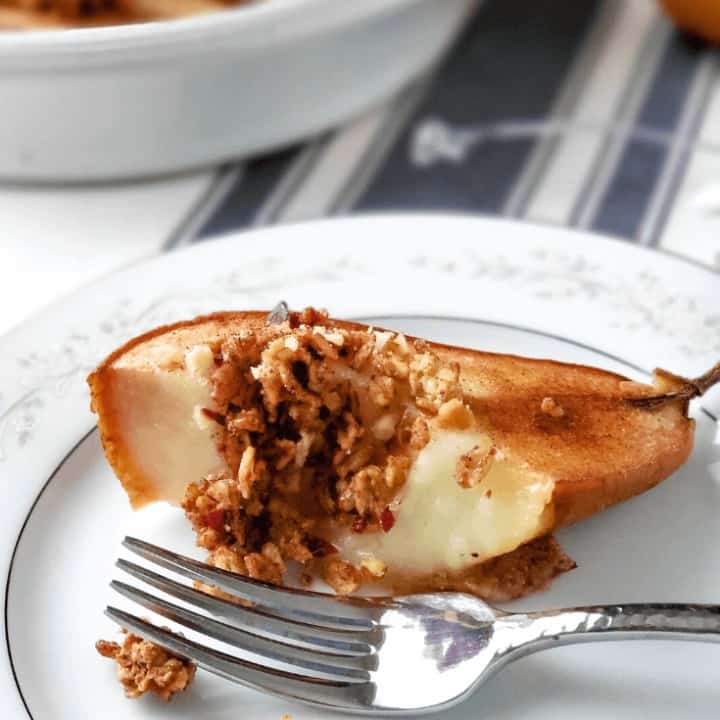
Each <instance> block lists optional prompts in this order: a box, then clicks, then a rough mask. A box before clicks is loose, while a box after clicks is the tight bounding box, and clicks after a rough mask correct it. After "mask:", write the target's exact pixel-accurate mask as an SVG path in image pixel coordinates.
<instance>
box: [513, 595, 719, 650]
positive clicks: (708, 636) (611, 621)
mask: <svg viewBox="0 0 720 720" xmlns="http://www.w3.org/2000/svg"><path fill="white" fill-rule="evenodd" d="M500 625H501V627H503V628H506V629H507V630H508V633H507V635H506V638H507V641H506V645H505V648H504V649H505V652H506V653H510V654H513V655H518V654H519V655H526V654H530V653H533V652H536V651H538V650H544V649H546V648H551V647H557V646H559V645H571V644H575V643H584V642H594V641H596V640H644V639H653V640H695V641H700V642H718V643H720V605H684V604H680V603H666V604H632V605H598V606H589V607H577V608H568V609H565V610H552V611H548V612H535V613H526V614H512V615H507V616H505V617H504V618H502V620H501V621H500Z"/></svg>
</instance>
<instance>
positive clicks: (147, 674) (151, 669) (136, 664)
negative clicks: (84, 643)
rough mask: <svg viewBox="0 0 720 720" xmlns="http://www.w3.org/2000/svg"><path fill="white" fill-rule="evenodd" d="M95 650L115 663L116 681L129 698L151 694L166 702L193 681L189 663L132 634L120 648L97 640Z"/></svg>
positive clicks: (193, 671) (108, 642)
mask: <svg viewBox="0 0 720 720" xmlns="http://www.w3.org/2000/svg"><path fill="white" fill-rule="evenodd" d="M95 647H96V649H97V651H98V652H99V653H100V654H101V655H102V656H103V657H106V658H111V659H113V660H115V662H116V663H117V674H118V679H119V680H120V682H121V683H122V685H123V687H124V688H125V695H126V696H127V697H129V698H138V697H140V696H141V695H144V694H145V693H147V692H152V693H155V694H156V695H157V696H158V697H161V698H162V699H163V700H165V701H166V702H167V701H169V700H170V699H171V698H172V696H173V695H174V694H175V693H178V692H182V691H183V690H185V689H187V687H188V685H190V683H191V682H192V680H193V678H194V677H195V670H196V667H195V665H194V664H193V663H192V662H190V661H189V660H184V659H182V658H179V657H177V656H175V655H172V654H171V653H169V652H167V650H163V648H161V647H158V646H157V645H155V644H154V643H151V642H149V641H148V640H143V639H142V638H140V637H138V636H137V635H133V634H132V633H126V635H125V639H124V641H123V643H122V645H120V644H119V643H116V642H110V641H108V640H98V642H97V643H96V644H95Z"/></svg>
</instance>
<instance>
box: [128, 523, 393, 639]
mask: <svg viewBox="0 0 720 720" xmlns="http://www.w3.org/2000/svg"><path fill="white" fill-rule="evenodd" d="M123 545H124V546H125V547H126V548H127V549H128V550H130V551H132V552H134V553H136V554H137V555H140V557H143V558H145V559H146V560H150V561H151V562H154V563H156V564H157V565H160V566H161V567H164V568H166V569H167V570H171V571H172V572H175V573H178V574H179V575H182V576H183V577H186V578H190V579H191V580H199V581H200V582H203V583H207V584H208V585H215V586H216V587H219V588H220V589H221V590H224V591H225V592H228V593H230V594H232V595H236V596H238V597H240V598H243V599H244V600H249V601H250V602H252V603H255V604H256V605H258V606H259V607H261V608H272V609H273V613H272V614H273V615H278V614H279V613H281V614H282V616H283V617H285V618H286V619H288V618H292V619H294V620H296V622H304V623H306V624H310V625H319V626H321V627H326V628H335V629H337V630H357V631H362V630H372V629H373V627H374V623H373V619H372V615H373V607H372V604H373V603H371V602H368V601H367V600H365V601H359V600H358V599H353V600H350V599H347V598H339V597H334V596H330V595H325V594H322V593H313V592H308V591H306V590H296V589H294V588H286V587H277V586H275V585H271V584H270V583H266V582H262V581H261V580H254V579H252V578H248V577H245V576H244V575H238V574H236V573H231V572H228V571H227V570H221V569H220V568H214V567H212V566H210V565H206V564H205V563H201V562H198V561H197V560H193V559H192V558H189V557H185V556H184V555H178V554H177V553H174V552H170V551H169V550H165V549H163V548H161V547H158V546H157V545H152V544H150V543H147V542H145V541H143V540H138V539H137V538H131V537H126V538H125V539H124V540H123ZM373 602H375V601H373ZM379 602H382V600H380V599H378V601H377V602H376V603H375V604H377V603H379Z"/></svg>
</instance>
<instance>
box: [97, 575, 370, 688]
mask: <svg viewBox="0 0 720 720" xmlns="http://www.w3.org/2000/svg"><path fill="white" fill-rule="evenodd" d="M110 587H112V588H113V590H115V591H116V592H119V593H120V594H121V595H124V596H125V597H126V598H129V599H130V600H133V601H135V602H136V603H138V604H140V605H142V606H143V607H145V608H147V609H148V610H152V611H153V612H155V613H157V614H158V615H162V616H163V617H166V618H168V620H172V621H174V622H176V623H179V624H180V625H184V626H185V627H187V628H190V629H191V630H195V631H196V632H199V633H202V634H203V635H207V636H208V637H211V638H214V639H215V640H220V642H224V643H227V644H228V645H233V646H235V647H237V648H239V649H240V650H244V651H246V652H249V653H252V654H254V655H256V656H259V657H260V658H261V659H262V660H263V661H264V660H271V661H275V662H280V663H283V664H285V665H292V666H294V667H296V668H297V669H298V670H299V671H302V672H303V673H304V674H309V675H312V676H313V677H321V678H324V679H328V680H341V681H361V682H366V681H367V680H368V679H369V676H368V673H367V670H368V669H370V668H367V667H365V666H364V665H363V663H364V662H366V661H368V660H370V663H371V664H377V662H376V661H377V658H375V657H373V656H372V655H367V656H365V657H360V658H352V659H349V658H336V657H333V658H332V662H333V663H334V664H333V665H328V664H326V662H323V660H325V661H327V660H328V657H327V656H319V655H318V654H317V653H314V652H312V651H311V650H305V649H303V648H295V647H292V646H290V645H284V644H283V643H280V642H277V641H275V640H267V639H265V638H261V637H257V636H256V635H250V634H248V633H246V632H243V631H242V630H238V629H237V628H234V627H233V626H232V625H228V624H226V623H223V622H219V621H218V620H213V619H212V618H209V617H207V616H205V615H200V614H198V613H196V612H193V611H192V610H189V609H187V608H184V607H180V606H179V605H175V604H173V603H170V602H167V601H166V600H162V599H160V598H157V597H155V596H153V595H150V593H146V592H145V591H143V590H140V589H138V588H135V587H132V585H126V584H125V583H121V582H118V581H117V580H113V581H112V582H111V583H110ZM373 661H375V662H374V663H373Z"/></svg>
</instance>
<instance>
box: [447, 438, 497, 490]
mask: <svg viewBox="0 0 720 720" xmlns="http://www.w3.org/2000/svg"><path fill="white" fill-rule="evenodd" d="M496 455H497V449H496V448H495V446H494V445H493V446H492V447H491V448H490V449H489V450H483V449H482V448H480V447H478V446H475V447H474V448H473V449H472V450H469V451H468V452H466V453H465V454H464V455H462V456H461V457H460V459H459V460H458V461H457V466H456V468H455V477H456V479H457V482H458V485H460V487H464V488H472V487H476V486H477V485H479V484H480V483H481V482H482V481H483V479H484V478H485V477H486V476H487V474H488V473H489V472H490V468H492V464H493V462H494V460H495V456H496Z"/></svg>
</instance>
